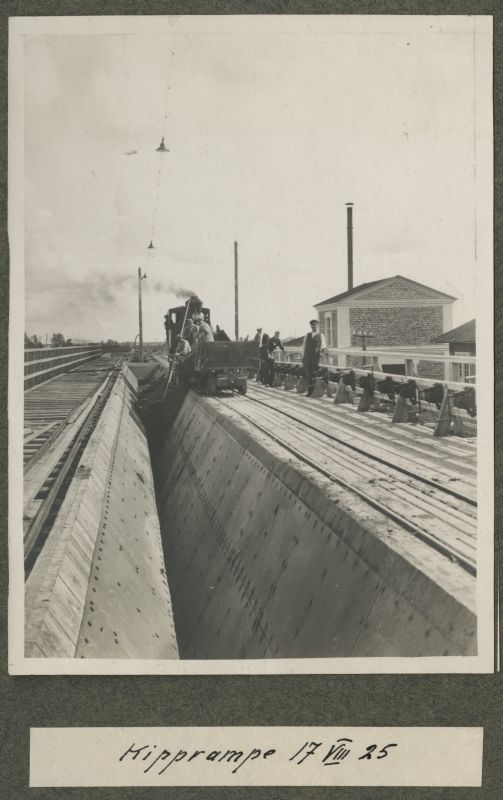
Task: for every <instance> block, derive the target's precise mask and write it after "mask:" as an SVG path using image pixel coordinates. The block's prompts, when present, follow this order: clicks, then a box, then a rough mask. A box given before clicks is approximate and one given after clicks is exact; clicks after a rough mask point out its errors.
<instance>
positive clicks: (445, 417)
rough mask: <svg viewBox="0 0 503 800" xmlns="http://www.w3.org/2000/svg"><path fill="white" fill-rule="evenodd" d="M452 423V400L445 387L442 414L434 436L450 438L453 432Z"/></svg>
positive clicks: (441, 407)
mask: <svg viewBox="0 0 503 800" xmlns="http://www.w3.org/2000/svg"><path fill="white" fill-rule="evenodd" d="M451 421H452V414H451V399H450V397H449V392H448V391H447V386H444V399H443V400H442V405H441V406H440V414H439V417H438V420H437V424H436V425H435V430H434V431H433V436H448V435H449V433H450V430H451Z"/></svg>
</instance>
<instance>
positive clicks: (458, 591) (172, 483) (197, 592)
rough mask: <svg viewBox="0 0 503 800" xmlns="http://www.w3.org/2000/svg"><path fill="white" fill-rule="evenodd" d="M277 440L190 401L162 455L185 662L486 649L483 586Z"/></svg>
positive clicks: (163, 503)
mask: <svg viewBox="0 0 503 800" xmlns="http://www.w3.org/2000/svg"><path fill="white" fill-rule="evenodd" d="M234 417H235V415H234ZM268 442H269V440H265V439H264V438H263V437H261V436H260V434H257V433H256V432H255V431H254V430H253V429H247V425H246V423H244V422H243V423H240V422H238V421H237V419H236V418H233V414H232V412H231V411H227V410H226V409H225V408H224V407H223V405H222V404H220V406H219V404H218V400H212V399H210V398H202V397H198V396H197V395H195V394H194V393H189V395H188V396H187V398H186V400H185V403H184V405H183V407H182V409H181V411H180V413H179V415H178V417H177V419H176V422H175V424H174V427H173V429H172V432H171V435H170V437H169V439H168V441H167V442H166V445H165V447H164V449H163V451H162V455H161V458H160V463H159V464H158V468H157V474H158V481H157V484H158V485H157V492H158V508H159V514H160V519H161V528H162V531H163V542H164V549H165V555H166V563H167V570H168V580H169V584H170V588H171V592H172V596H173V602H174V612H175V624H176V628H177V637H178V643H179V647H180V655H181V657H183V658H245V657H246V658H269V657H322V656H323V657H326V656H333V657H336V656H427V655H428V656H431V655H456V654H473V653H475V651H476V621H475V614H474V609H475V581H474V579H473V578H471V577H470V576H469V575H467V574H466V573H465V572H464V571H463V570H462V569H461V568H460V567H459V566H457V565H455V564H452V563H450V562H449V561H448V560H447V559H446V558H444V557H443V556H441V555H440V554H438V553H437V552H436V551H434V550H432V549H431V548H429V547H428V546H426V545H425V544H424V543H422V542H420V541H418V540H417V539H415V538H414V537H413V536H412V535H411V534H410V533H407V532H406V531H403V530H400V529H397V528H396V527H393V525H392V524H391V523H390V522H389V520H387V519H386V518H384V517H383V516H382V515H380V514H379V512H377V511H374V510H373V509H369V508H368V507H366V506H364V504H363V503H362V502H361V501H357V500H356V499H355V497H354V496H353V495H352V494H351V493H349V492H346V491H345V490H344V489H342V488H341V487H338V486H337V485H335V484H333V483H331V482H329V481H328V480H325V479H320V478H319V476H318V474H317V473H316V474H315V473H313V472H310V471H309V469H308V468H307V467H305V466H302V465H300V464H298V463H296V462H294V461H293V460H292V458H291V456H289V454H288V453H287V452H286V451H284V450H282V449H281V448H280V447H279V446H275V445H273V444H269V443H268Z"/></svg>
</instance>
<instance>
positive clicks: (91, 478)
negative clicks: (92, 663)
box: [25, 374, 178, 658]
mask: <svg viewBox="0 0 503 800" xmlns="http://www.w3.org/2000/svg"><path fill="white" fill-rule="evenodd" d="M25 622H26V624H25V637H26V638H25V654H26V656H27V657H53V658H57V657H70V658H72V657H81V658H112V657H114V658H177V656H178V650H177V643H176V638H175V632H174V627H173V617H172V611H171V599H170V594H169V590H168V585H167V581H166V576H165V572H164V560H163V553H162V545H161V539H160V530H159V522H158V518H157V511H156V506H155V494H154V488H153V479H152V473H151V468H150V459H149V454H148V448H147V442H146V438H145V434H144V431H143V426H142V424H141V421H140V420H139V418H138V417H137V415H136V413H135V410H134V394H133V391H132V387H131V386H130V384H129V383H128V381H127V380H126V377H125V374H121V375H120V376H119V378H118V379H117V382H116V384H115V386H114V389H113V390H112V394H111V396H110V398H109V401H108V403H107V405H106V407H105V409H104V411H103V413H102V415H101V417H100V420H99V422H98V425H97V427H96V429H95V431H94V433H93V434H92V436H91V438H90V440H89V443H88V445H87V447H86V449H85V451H84V453H83V455H82V458H81V460H80V463H79V466H78V468H77V472H76V475H75V477H74V479H73V481H72V483H71V486H70V488H69V490H68V493H67V495H66V497H65V499H64V501H63V504H62V506H61V509H60V511H59V513H58V516H57V518H56V521H55V524H54V526H53V527H52V529H51V532H50V534H49V536H48V538H47V541H46V542H45V544H44V547H43V549H42V551H41V553H40V555H39V557H38V559H37V561H36V563H35V566H34V568H33V570H32V572H31V574H30V576H29V578H28V580H27V584H26V594H25Z"/></svg>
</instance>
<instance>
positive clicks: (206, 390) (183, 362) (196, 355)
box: [164, 295, 259, 395]
mask: <svg viewBox="0 0 503 800" xmlns="http://www.w3.org/2000/svg"><path fill="white" fill-rule="evenodd" d="M191 320H195V321H199V320H202V321H203V322H205V323H207V325H209V326H211V316H210V309H209V308H206V307H205V306H204V305H203V301H202V300H200V299H199V297H197V296H195V295H192V296H191V297H190V298H189V299H188V300H187V301H186V302H185V304H184V305H183V306H177V307H176V308H170V309H169V310H168V313H167V314H166V315H165V317H164V327H165V329H166V339H167V342H168V348H169V353H170V356H171V358H172V359H173V361H174V365H175V376H176V381H177V383H178V384H182V385H189V386H194V387H195V388H196V389H197V390H198V391H199V392H200V393H201V394H208V395H215V394H216V393H217V391H219V390H221V389H231V390H233V391H234V390H236V391H238V392H239V393H240V394H246V391H247V378H248V376H249V375H250V374H253V373H255V372H256V371H257V369H258V364H259V348H258V343H257V342H248V341H246V342H233V341H231V340H230V339H229V337H228V336H227V334H226V333H225V331H223V330H222V329H220V328H219V327H218V325H217V326H216V332H215V333H214V339H215V341H212V342H211V341H204V340H203V339H202V337H201V339H200V340H199V341H196V342H195V343H194V345H193V347H192V349H191V351H190V352H189V353H188V354H184V353H183V352H179V347H180V344H181V343H182V345H184V347H185V346H186V345H185V344H184V342H183V340H184V338H185V335H186V333H187V331H188V328H189V326H190V321H191Z"/></svg>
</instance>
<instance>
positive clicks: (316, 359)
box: [302, 319, 327, 397]
mask: <svg viewBox="0 0 503 800" xmlns="http://www.w3.org/2000/svg"><path fill="white" fill-rule="evenodd" d="M309 324H310V326H311V330H310V331H309V333H307V334H306V336H305V338H304V345H303V348H302V366H303V367H304V372H305V375H306V379H307V396H308V397H311V395H312V393H313V390H314V379H315V377H316V373H317V372H318V369H319V366H320V357H321V354H322V353H326V352H327V346H326V344H325V337H324V336H323V334H322V333H321V332H320V330H319V322H318V320H317V319H312V320H311V321H310V322H309Z"/></svg>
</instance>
